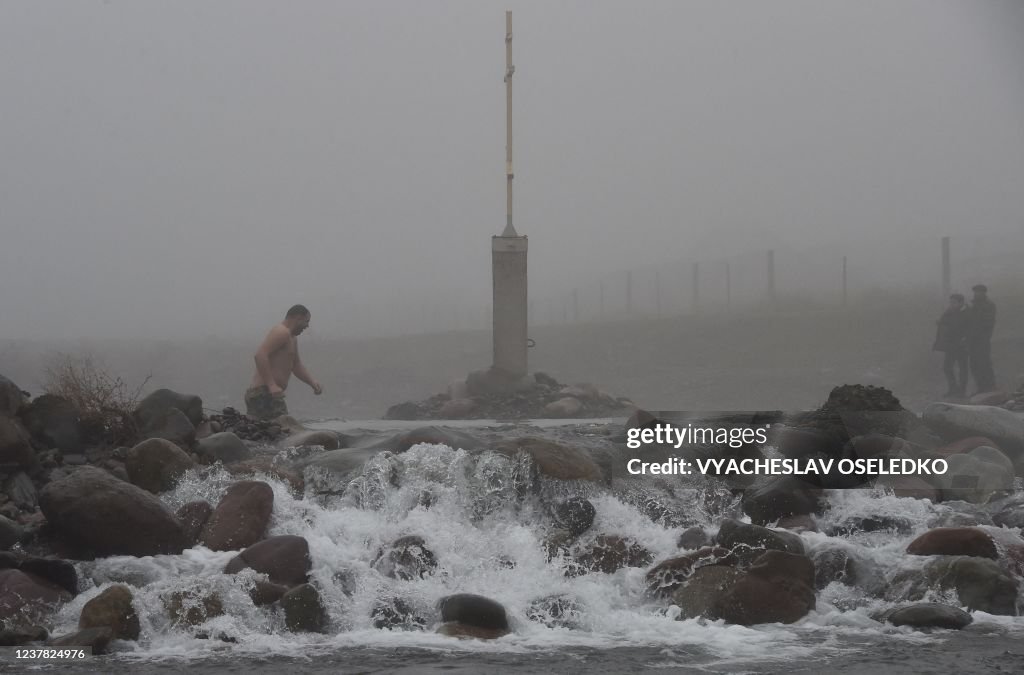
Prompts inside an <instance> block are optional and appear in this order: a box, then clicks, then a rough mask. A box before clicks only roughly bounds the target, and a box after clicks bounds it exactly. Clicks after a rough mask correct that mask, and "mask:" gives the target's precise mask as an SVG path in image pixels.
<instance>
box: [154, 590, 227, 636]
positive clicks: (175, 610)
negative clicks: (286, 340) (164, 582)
mask: <svg viewBox="0 0 1024 675" xmlns="http://www.w3.org/2000/svg"><path fill="white" fill-rule="evenodd" d="M164 606H165V607H166V608H167V613H168V614H169V615H170V617H171V621H172V622H174V624H175V625H177V626H186V627H192V626H198V625H199V624H201V623H204V622H206V621H208V620H210V619H213V618H216V617H218V616H223V615H224V602H223V600H221V597H220V594H218V593H217V592H216V591H209V590H202V589H189V590H181V591H174V592H173V593H171V594H170V596H168V597H167V598H165V599H164Z"/></svg>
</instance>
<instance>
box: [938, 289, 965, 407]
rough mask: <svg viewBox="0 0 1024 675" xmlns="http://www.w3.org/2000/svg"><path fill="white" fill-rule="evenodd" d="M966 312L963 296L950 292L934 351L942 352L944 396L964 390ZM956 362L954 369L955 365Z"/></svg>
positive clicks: (955, 394)
mask: <svg viewBox="0 0 1024 675" xmlns="http://www.w3.org/2000/svg"><path fill="white" fill-rule="evenodd" d="M969 320H970V319H969V313H968V310H967V307H966V306H965V304H964V296H963V295H961V294H960V293H954V294H953V295H951V296H949V307H948V308H947V309H946V311H945V312H943V313H942V316H941V317H939V321H938V324H939V328H938V330H937V331H936V333H935V344H934V345H933V346H932V349H934V350H935V351H937V352H945V353H946V358H945V360H944V361H943V362H942V371H943V372H944V373H945V374H946V383H947V385H948V386H947V389H946V393H945V396H963V395H964V394H966V393H967V332H968V328H969ZM954 366H955V369H954Z"/></svg>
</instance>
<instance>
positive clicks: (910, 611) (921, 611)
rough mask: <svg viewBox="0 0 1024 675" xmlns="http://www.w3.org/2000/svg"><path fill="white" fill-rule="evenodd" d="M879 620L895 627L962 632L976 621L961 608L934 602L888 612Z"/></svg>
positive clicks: (906, 606) (907, 606)
mask: <svg viewBox="0 0 1024 675" xmlns="http://www.w3.org/2000/svg"><path fill="white" fill-rule="evenodd" d="M878 620H879V621H888V622H889V623H891V624H892V625H894V626H910V627H911V628H949V629H952V630H960V629H961V628H966V627H967V626H969V625H970V624H971V622H972V621H974V617H972V616H971V615H970V614H968V613H967V612H965V611H964V610H962V609H960V608H959V607H953V606H951V605H940V604H938V603H934V602H919V603H916V604H913V605H904V606H902V607H894V608H892V609H889V610H886V611H885V612H883V613H882V615H881V616H880V617H878Z"/></svg>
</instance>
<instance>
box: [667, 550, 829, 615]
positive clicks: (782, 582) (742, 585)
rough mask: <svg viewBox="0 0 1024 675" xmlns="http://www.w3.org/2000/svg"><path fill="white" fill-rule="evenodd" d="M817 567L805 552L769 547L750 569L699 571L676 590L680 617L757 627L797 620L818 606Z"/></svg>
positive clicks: (724, 568) (674, 595)
mask: <svg viewBox="0 0 1024 675" xmlns="http://www.w3.org/2000/svg"><path fill="white" fill-rule="evenodd" d="M813 584H814V565H813V564H812V563H811V561H810V559H808V558H807V557H806V556H802V555H795V554H792V553H785V552H782V551H768V552H767V553H765V554H763V555H762V556H761V557H760V558H758V559H757V560H756V561H755V562H754V564H753V565H751V567H750V568H749V569H748V570H747V571H745V572H744V571H741V570H739V569H737V568H731V567H722V566H716V565H711V566H705V567H701V568H698V569H696V570H695V571H694V572H693V574H691V575H690V578H689V579H688V580H687V581H686V583H685V584H684V585H683V586H681V587H680V588H678V589H677V590H676V591H675V593H674V594H673V600H674V601H675V603H676V604H677V605H679V607H680V609H682V614H681V616H680V618H693V617H696V616H705V617H707V618H712V619H724V620H725V621H727V622H729V623H735V624H740V625H744V626H752V625H755V624H761V623H775V622H779V623H793V622H795V621H799V620H800V619H801V618H803V617H804V616H806V615H807V613H808V612H810V611H811V610H812V609H814V606H815V596H814V586H813Z"/></svg>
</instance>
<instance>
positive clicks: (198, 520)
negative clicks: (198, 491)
mask: <svg viewBox="0 0 1024 675" xmlns="http://www.w3.org/2000/svg"><path fill="white" fill-rule="evenodd" d="M212 514H213V507H212V506H210V503H209V502H205V501H203V500H198V501H194V502H188V503H187V504H183V505H182V506H181V508H179V509H178V510H177V511H176V512H175V514H174V515H175V516H177V518H178V520H180V521H181V524H182V526H183V527H184V528H185V534H186V536H187V537H188V541H189V544H191V545H195V544H196V543H198V542H199V535H200V534H201V533H202V531H203V526H204V525H206V521H207V520H209V519H210V516H211V515H212Z"/></svg>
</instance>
